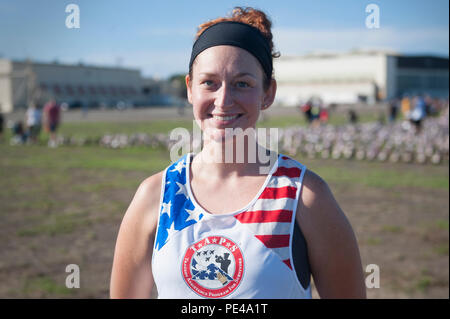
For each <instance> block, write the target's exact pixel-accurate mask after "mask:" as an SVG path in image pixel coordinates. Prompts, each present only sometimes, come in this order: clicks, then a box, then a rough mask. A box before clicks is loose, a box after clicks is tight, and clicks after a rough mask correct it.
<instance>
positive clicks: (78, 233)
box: [0, 116, 449, 298]
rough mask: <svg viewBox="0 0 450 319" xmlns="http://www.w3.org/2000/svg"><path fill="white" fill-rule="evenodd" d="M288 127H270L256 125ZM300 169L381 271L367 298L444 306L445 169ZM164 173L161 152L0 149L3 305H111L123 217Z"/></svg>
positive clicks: (165, 158) (127, 129)
mask: <svg viewBox="0 0 450 319" xmlns="http://www.w3.org/2000/svg"><path fill="white" fill-rule="evenodd" d="M369 119H370V116H368V120H369ZM294 121H296V123H297V124H298V123H299V120H298V118H296V119H293V118H292V117H271V118H270V119H268V120H267V121H266V123H262V124H261V125H263V126H266V127H274V126H288V125H291V124H292V123H293V122H294ZM301 121H302V120H301ZM337 121H338V120H337ZM337 124H339V123H337ZM180 126H182V127H187V128H191V127H192V122H191V121H190V120H188V119H181V120H171V121H169V120H167V121H166V120H164V121H153V122H151V123H149V122H135V123H126V124H125V123H106V122H104V123H81V122H80V123H76V122H73V123H67V124H65V125H63V126H62V127H61V133H63V134H70V135H77V134H78V135H79V136H90V137H92V136H95V135H98V136H100V135H101V134H103V133H104V132H110V133H135V132H146V133H154V132H168V131H169V130H170V129H172V128H174V127H180ZM83 134H84V135H83ZM45 138H46V137H45V136H43V138H42V141H45ZM297 160H299V161H300V162H302V163H304V164H305V165H307V166H308V168H310V169H311V170H313V171H315V172H316V173H318V174H319V175H321V176H322V177H323V178H324V179H325V180H326V181H327V182H328V183H329V185H330V187H331V189H332V190H333V192H334V194H335V196H336V198H337V200H338V202H339V203H340V205H341V207H342V208H343V210H344V211H345V213H346V215H347V216H348V218H349V220H350V222H351V224H352V225H353V228H354V230H355V233H356V236H357V239H358V243H359V246H360V250H361V255H362V262H363V267H364V268H365V267H366V266H367V265H369V264H377V265H378V266H379V268H380V288H374V289H368V296H369V297H370V298H448V297H449V290H448V288H449V285H448V279H449V270H448V269H449V268H448V266H449V259H448V242H449V229H448V222H449V216H448V214H449V195H448V191H449V169H448V166H446V165H440V166H430V165H416V164H401V163H398V164H386V163H369V162H364V161H346V160H339V161H335V160H311V159H304V158H301V157H297ZM169 164H170V159H169V153H168V151H167V150H165V149H151V148H144V147H134V148H127V149H117V150H113V149H106V148H101V147H97V146H84V147H60V148H56V149H49V148H47V147H45V146H42V145H39V146H9V145H7V144H6V143H5V142H3V143H2V144H0V177H1V178H0V236H1V237H0V282H1V283H2V284H1V285H0V298H30V297H37V298H41V297H44V298H48V297H53V298H107V297H108V293H109V292H108V289H109V278H110V271H111V265H112V257H113V253H114V245H115V240H116V236H117V232H118V229H119V226H120V222H121V219H122V216H123V214H124V212H125V210H126V208H127V206H128V204H129V203H130V201H131V199H132V196H133V194H134V192H135V191H136V189H137V187H138V185H139V183H140V182H141V181H142V180H144V179H145V178H146V177H148V176H149V175H151V174H153V173H156V172H157V171H160V170H162V169H164V168H165V167H167V166H168V165H169ZM158 191H159V190H158ZM68 264H77V265H79V267H80V274H81V287H80V288H79V289H68V288H66V286H65V280H66V276H67V275H68V273H66V272H65V268H66V266H67V265H68ZM315 295H316V294H315Z"/></svg>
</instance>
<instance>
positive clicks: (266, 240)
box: [110, 8, 365, 299]
mask: <svg viewBox="0 0 450 319" xmlns="http://www.w3.org/2000/svg"><path fill="white" fill-rule="evenodd" d="M270 29H271V23H270V21H269V19H268V18H267V16H266V15H265V14H264V13H263V12H261V11H258V10H255V9H252V8H246V9H242V8H236V9H235V10H234V11H233V13H232V15H231V16H230V17H226V18H219V19H217V20H213V21H209V22H207V23H205V24H202V25H201V26H200V27H199V32H198V35H197V39H196V41H195V43H194V45H193V49H192V54H191V60H190V64H189V74H188V75H186V85H187V93H188V99H189V102H190V103H191V104H192V106H193V113H194V117H195V120H196V121H197V123H198V124H199V126H200V128H201V129H202V131H203V133H205V134H204V135H205V136H204V139H205V141H204V146H203V148H202V150H201V151H200V152H199V153H198V154H194V153H189V154H186V155H184V156H183V157H181V158H180V159H179V160H177V161H176V162H175V163H172V164H171V165H170V166H169V167H167V168H166V169H165V170H163V171H161V172H159V173H158V174H155V175H153V176H150V177H149V178H147V179H146V180H145V181H143V182H142V183H141V185H140V186H139V188H138V190H137V192H136V195H135V196H134V198H133V200H132V202H131V204H130V206H129V208H128V210H127V212H126V214H125V216H124V218H123V221H122V225H121V227H120V230H119V234H118V238H117V243H116V250H115V255H114V264H113V269H112V275H111V292H110V293H111V297H113V298H147V297H150V295H151V290H152V286H153V284H154V283H155V284H156V287H157V291H158V297H159V298H180V299H181V298H182V299H185V298H225V297H226V298H259V299H261V298H268V299H274V298H282V299H289V298H291V299H292V298H311V276H312V277H313V278H314V281H315V284H316V287H317V290H318V292H319V294H320V296H321V297H324V298H364V297H365V288H364V279H363V272H362V267H361V259H360V256H359V250H358V246H357V244H356V239H355V236H354V234H353V230H352V228H351V226H350V224H349V222H348V221H347V219H346V217H345V215H344V213H343V212H342V210H341V209H340V207H339V205H338V204H337V202H336V201H335V199H334V197H333V195H332V193H331V191H330V189H329V188H328V186H327V184H326V183H325V182H324V181H323V180H322V179H321V178H320V177H319V176H317V175H316V174H314V173H313V172H311V171H310V170H307V169H306V167H305V166H304V165H303V164H301V163H299V162H297V161H295V160H294V159H292V158H290V157H288V156H285V155H283V154H277V153H276V152H275V151H273V150H270V149H266V148H265V147H263V146H262V145H259V144H258V142H257V141H256V138H255V136H254V135H252V134H249V135H248V136H247V138H248V139H247V143H248V144H253V145H255V146H256V148H257V149H258V154H267V153H270V155H271V156H273V157H274V158H275V159H276V160H275V161H273V162H270V163H269V164H270V165H269V166H270V167H269V170H268V171H267V172H268V173H265V174H261V170H260V169H261V167H262V166H263V165H264V164H266V163H263V162H262V160H261V158H257V159H256V160H255V161H253V160H251V159H252V158H253V157H251V156H250V154H249V152H246V151H245V150H246V149H251V148H240V149H241V150H243V151H242V152H244V154H233V156H232V158H231V161H230V158H225V154H224V152H223V150H224V148H225V147H227V146H229V145H231V146H233V147H234V148H236V149H238V148H237V146H238V145H237V143H238V140H239V139H238V138H237V135H236V134H234V133H233V134H232V135H231V136H230V135H227V134H228V133H227V132H229V131H231V132H236V131H240V132H242V131H243V130H250V131H251V130H254V129H255V125H256V121H257V119H258V117H259V115H260V113H261V112H262V111H263V110H265V109H267V108H268V107H269V106H270V105H271V104H272V103H273V101H274V98H275V94H276V89H277V85H276V81H275V79H274V78H273V62H272V60H273V57H275V56H278V55H277V54H276V53H273V44H272V34H271V30H270ZM259 151H261V152H259ZM236 153H239V152H236ZM238 158H239V159H243V161H242V160H239V159H238Z"/></svg>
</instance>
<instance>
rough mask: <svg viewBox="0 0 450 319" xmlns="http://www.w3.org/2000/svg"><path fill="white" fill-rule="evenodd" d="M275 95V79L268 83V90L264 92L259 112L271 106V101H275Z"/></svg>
mask: <svg viewBox="0 0 450 319" xmlns="http://www.w3.org/2000/svg"><path fill="white" fill-rule="evenodd" d="M276 93H277V81H276V80H275V79H272V80H271V81H270V86H269V88H268V89H267V91H265V92H264V99H263V105H262V107H261V110H265V109H267V108H269V106H271V105H272V103H273V101H274V100H275V95H276Z"/></svg>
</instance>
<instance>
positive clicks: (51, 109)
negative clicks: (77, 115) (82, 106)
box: [44, 99, 61, 147]
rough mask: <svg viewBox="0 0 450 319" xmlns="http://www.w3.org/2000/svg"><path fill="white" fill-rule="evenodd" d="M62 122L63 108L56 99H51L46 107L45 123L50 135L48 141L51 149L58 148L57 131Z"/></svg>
mask: <svg viewBox="0 0 450 319" xmlns="http://www.w3.org/2000/svg"><path fill="white" fill-rule="evenodd" d="M60 121H61V107H60V106H59V105H58V104H57V103H56V101H55V99H51V100H50V101H49V102H48V103H47V104H46V105H45V106H44V123H45V129H46V131H47V132H49V133H50V139H49V141H48V146H49V147H56V146H57V142H56V131H57V129H58V127H59V125H60Z"/></svg>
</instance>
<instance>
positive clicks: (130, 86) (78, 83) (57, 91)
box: [12, 62, 142, 107]
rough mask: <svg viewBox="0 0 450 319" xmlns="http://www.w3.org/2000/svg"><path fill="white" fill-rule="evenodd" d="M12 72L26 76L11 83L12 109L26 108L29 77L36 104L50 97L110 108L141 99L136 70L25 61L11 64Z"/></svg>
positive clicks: (138, 77)
mask: <svg viewBox="0 0 450 319" xmlns="http://www.w3.org/2000/svg"><path fill="white" fill-rule="evenodd" d="M13 69H14V72H15V73H17V74H27V77H26V78H25V79H23V78H17V79H15V80H13V81H12V83H13V88H12V91H13V95H14V106H15V107H26V104H27V97H28V94H31V92H30V88H31V89H33V87H32V86H30V84H29V83H28V81H29V80H30V77H34V78H35V80H34V81H31V83H34V91H36V90H37V91H38V92H37V96H38V102H40V103H44V102H45V101H46V100H48V99H49V98H50V97H54V98H55V99H56V100H57V101H58V102H67V103H69V104H70V103H75V102H78V103H82V104H84V105H93V104H97V105H98V104H100V103H103V104H105V105H114V104H115V103H117V102H118V101H124V102H137V101H138V100H139V99H141V98H142V96H141V85H142V83H141V75H140V71H139V70H132V69H122V68H107V67H93V66H84V65H63V64H45V63H31V64H30V63H26V62H13ZM35 93H36V92H35Z"/></svg>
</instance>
